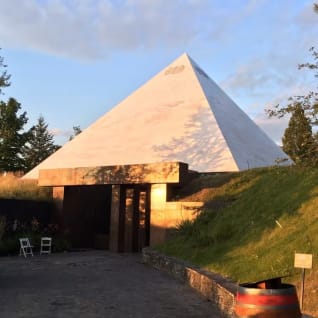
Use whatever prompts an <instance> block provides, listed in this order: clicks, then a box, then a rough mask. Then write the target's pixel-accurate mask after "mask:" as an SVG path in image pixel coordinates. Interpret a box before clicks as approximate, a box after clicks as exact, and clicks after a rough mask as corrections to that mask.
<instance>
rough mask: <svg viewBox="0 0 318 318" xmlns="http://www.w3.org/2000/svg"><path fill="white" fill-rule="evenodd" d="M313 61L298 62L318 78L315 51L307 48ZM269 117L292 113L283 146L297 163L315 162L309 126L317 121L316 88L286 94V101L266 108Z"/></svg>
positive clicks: (315, 140)
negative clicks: (294, 94)
mask: <svg viewBox="0 0 318 318" xmlns="http://www.w3.org/2000/svg"><path fill="white" fill-rule="evenodd" d="M310 52H311V53H312V57H313V61H312V62H308V63H303V64H299V65H298V68H299V69H306V70H309V71H313V72H314V78H315V79H317V78H318V52H317V51H316V50H315V49H314V47H312V48H311V49H310ZM266 112H267V114H268V115H269V117H273V116H276V117H278V118H282V117H284V116H285V115H287V114H289V115H291V117H290V120H289V124H288V127H287V128H286V130H285V133H284V136H283V138H282V142H283V150H284V151H285V152H286V153H287V154H288V155H289V156H290V157H291V158H292V159H293V160H294V162H295V163H296V164H300V165H306V166H308V165H310V166H317V165H318V135H317V134H313V131H312V128H313V127H314V126H316V125H318V90H317V91H314V90H311V91H309V92H308V93H307V94H304V95H300V96H292V97H289V99H288V103H287V104H286V105H283V106H282V105H280V104H278V105H276V106H274V108H273V109H267V110H266Z"/></svg>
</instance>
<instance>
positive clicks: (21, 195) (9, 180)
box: [0, 173, 52, 201]
mask: <svg viewBox="0 0 318 318" xmlns="http://www.w3.org/2000/svg"><path fill="white" fill-rule="evenodd" d="M51 191H52V190H51V188H43V187H39V186H38V185H37V181H36V180H22V179H21V178H20V177H17V176H15V175H13V174H10V173H7V174H5V175H1V176H0V198H5V199H28V200H39V201H41V200H45V201H47V200H50V199H51Z"/></svg>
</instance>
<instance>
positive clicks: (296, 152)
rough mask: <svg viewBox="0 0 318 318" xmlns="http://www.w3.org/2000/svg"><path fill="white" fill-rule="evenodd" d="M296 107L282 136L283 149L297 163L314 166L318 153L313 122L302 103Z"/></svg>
mask: <svg viewBox="0 0 318 318" xmlns="http://www.w3.org/2000/svg"><path fill="white" fill-rule="evenodd" d="M294 107H295V108H294V112H293V113H292V115H291V117H290V120H289V123H288V127H287V128H286V130H285V133H284V136H283V138H282V141H283V150H284V151H285V152H286V153H287V154H288V155H289V156H290V157H291V158H292V159H293V161H294V162H295V163H296V164H299V165H305V166H313V165H315V163H316V160H315V159H316V158H317V155H318V154H317V148H316V140H315V138H314V136H313V134H312V128H311V123H310V121H309V119H308V118H307V117H306V115H305V111H304V109H303V107H302V105H301V104H296V105H294Z"/></svg>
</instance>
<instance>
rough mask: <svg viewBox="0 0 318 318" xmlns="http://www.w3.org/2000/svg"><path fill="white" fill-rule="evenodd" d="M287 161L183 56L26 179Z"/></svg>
mask: <svg viewBox="0 0 318 318" xmlns="http://www.w3.org/2000/svg"><path fill="white" fill-rule="evenodd" d="M278 158H287V156H286V154H285V153H284V152H283V151H282V150H281V149H280V148H279V147H278V146H277V145H276V144H275V143H274V142H273V141H272V140H271V139H270V138H269V137H268V136H267V135H266V134H265V133H264V132H263V131H262V130H261V129H260V128H259V127H258V126H257V125H256V124H255V123H254V122H253V121H252V120H251V119H250V118H249V117H248V116H247V115H246V114H245V113H244V112H243V111H242V110H241V109H240V108H239V107H238V106H237V105H236V104H235V103H234V102H233V101H232V100H231V99H230V98H229V97H228V96H227V95H226V94H225V93H224V92H223V91H222V90H221V89H220V88H219V86H218V85H217V84H216V83H215V82H214V81H213V80H211V79H210V78H209V77H208V75H206V73H205V72H204V71H203V70H202V69H201V68H200V67H199V66H198V65H197V64H196V63H195V62H194V61H193V60H192V59H191V58H190V57H189V56H188V55H187V54H183V55H182V56H180V57H179V58H178V59H176V60H175V61H174V62H173V63H171V64H170V65H169V66H167V67H166V68H164V69H163V70H162V71H161V72H159V73H158V74H157V75H155V76H154V77H153V78H152V79H150V80H149V81H148V82H146V83H145V84H144V85H143V86H141V87H140V88H139V89H137V90H136V91H135V92H133V93H132V94H131V95H130V96H128V97H127V98H126V99H124V100H123V101H122V102H121V103H119V104H118V105H117V106H116V107H114V108H113V109H111V110H110V111H109V112H107V113H106V114H105V115H103V116H102V117H101V118H100V119H98V120H97V121H96V122H95V123H93V124H92V125H91V126H89V127H88V128H87V129H85V130H84V131H83V132H82V133H81V134H79V135H78V136H76V137H75V138H74V139H73V140H72V141H70V142H68V143H67V144H65V145H64V146H63V147H62V148H61V149H59V150H58V151H57V152H55V153H54V154H53V155H51V156H50V157H49V158H47V159H46V160H44V161H43V162H42V163H40V164H39V165H38V166H37V167H35V168H34V169H33V170H31V171H30V172H29V173H28V174H26V175H25V178H35V179H36V178H38V172H39V170H40V169H55V168H75V167H95V166H109V165H125V164H141V163H154V162H168V161H169V162H170V161H182V162H186V163H188V164H189V169H191V170H196V171H200V172H210V171H214V172H218V171H239V170H245V169H248V168H253V167H262V166H270V165H274V164H275V160H276V159H278Z"/></svg>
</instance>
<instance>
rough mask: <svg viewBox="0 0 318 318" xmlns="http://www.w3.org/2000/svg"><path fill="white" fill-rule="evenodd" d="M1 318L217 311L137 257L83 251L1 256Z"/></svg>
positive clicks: (186, 315)
mask: <svg viewBox="0 0 318 318" xmlns="http://www.w3.org/2000/svg"><path fill="white" fill-rule="evenodd" d="M0 317H3V318H22V317H23V318H40V317H41V318H44V317H45V318H53V317H54V318H55V317H58V318H69V317H70V318H72V317H76V318H93V317H94V318H95V317H103V318H124V317H125V318H129V317H134V318H168V317H170V318H171V317H174V318H178V317H180V318H181V317H182V318H190V317H192V318H199V317H202V318H205V317H210V318H211V317H212V318H214V317H221V314H220V313H219V312H218V310H217V309H216V307H215V306H214V305H213V304H212V303H210V302H208V301H206V300H203V299H202V298H200V296H198V295H197V294H196V293H195V292H193V291H192V290H191V289H190V288H189V287H188V286H185V285H182V284H180V283H179V282H177V281H174V280H173V279H172V278H171V277H169V276H168V275H167V274H165V273H162V272H159V271H157V270H155V269H153V268H151V267H148V266H146V265H144V264H143V263H142V259H141V255H138V254H115V253H110V252H106V251H87V252H73V253H63V254H52V255H49V256H34V257H33V258H32V257H29V258H27V259H25V258H23V257H18V256H15V257H2V258H0Z"/></svg>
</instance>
